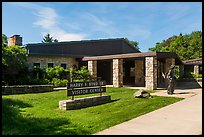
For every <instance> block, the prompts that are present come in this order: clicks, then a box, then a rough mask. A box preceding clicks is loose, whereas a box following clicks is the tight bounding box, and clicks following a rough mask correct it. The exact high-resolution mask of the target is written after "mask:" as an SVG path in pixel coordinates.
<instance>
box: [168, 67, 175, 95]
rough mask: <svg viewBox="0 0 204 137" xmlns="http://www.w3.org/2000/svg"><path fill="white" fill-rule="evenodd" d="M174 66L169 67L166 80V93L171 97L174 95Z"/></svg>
mask: <svg viewBox="0 0 204 137" xmlns="http://www.w3.org/2000/svg"><path fill="white" fill-rule="evenodd" d="M174 67H175V66H174V65H171V67H170V69H169V71H168V73H167V80H168V87H167V93H168V94H170V95H172V94H173V93H174V89H175V81H176V79H175V76H174Z"/></svg>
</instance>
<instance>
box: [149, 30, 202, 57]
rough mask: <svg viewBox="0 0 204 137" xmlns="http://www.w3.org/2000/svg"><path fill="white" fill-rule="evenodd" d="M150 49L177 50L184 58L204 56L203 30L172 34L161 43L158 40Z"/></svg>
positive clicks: (161, 50)
mask: <svg viewBox="0 0 204 137" xmlns="http://www.w3.org/2000/svg"><path fill="white" fill-rule="evenodd" d="M149 50H150V51H159V52H175V53H176V54H177V55H178V56H179V57H180V58H181V59H182V60H189V59H195V58H200V57H202V32H201V31H193V32H192V33H191V34H186V35H182V34H181V33H180V34H179V36H172V37H170V38H168V39H167V40H163V41H162V42H161V43H160V42H157V43H156V45H155V47H152V48H149Z"/></svg>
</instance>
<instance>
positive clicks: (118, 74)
mask: <svg viewBox="0 0 204 137" xmlns="http://www.w3.org/2000/svg"><path fill="white" fill-rule="evenodd" d="M122 86H123V59H113V87H122Z"/></svg>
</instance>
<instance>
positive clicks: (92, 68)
mask: <svg viewBox="0 0 204 137" xmlns="http://www.w3.org/2000/svg"><path fill="white" fill-rule="evenodd" d="M88 70H89V72H90V74H91V75H92V76H93V77H95V78H96V77H97V61H96V60H91V61H88Z"/></svg>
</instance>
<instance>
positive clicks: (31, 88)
mask: <svg viewBox="0 0 204 137" xmlns="http://www.w3.org/2000/svg"><path fill="white" fill-rule="evenodd" d="M50 91H53V85H19V86H2V95H13V94H27V93H42V92H50Z"/></svg>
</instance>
